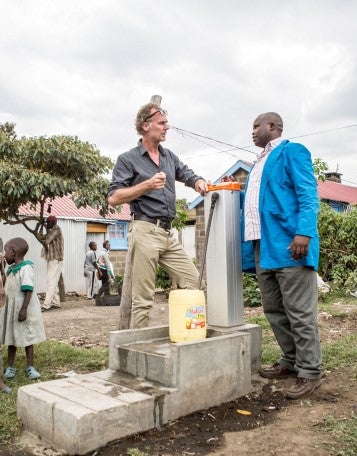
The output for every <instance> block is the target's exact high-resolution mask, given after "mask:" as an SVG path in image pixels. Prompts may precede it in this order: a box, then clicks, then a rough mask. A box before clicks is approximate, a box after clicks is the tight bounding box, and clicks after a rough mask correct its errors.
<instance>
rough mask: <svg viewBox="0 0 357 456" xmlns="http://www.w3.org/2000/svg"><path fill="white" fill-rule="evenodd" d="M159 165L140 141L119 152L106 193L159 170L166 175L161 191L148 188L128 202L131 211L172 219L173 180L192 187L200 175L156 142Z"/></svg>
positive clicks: (173, 204) (173, 206)
mask: <svg viewBox="0 0 357 456" xmlns="http://www.w3.org/2000/svg"><path fill="white" fill-rule="evenodd" d="M159 152H160V164H159V166H158V165H156V163H154V162H153V161H152V160H151V158H150V156H149V154H148V152H147V151H146V149H145V147H144V146H143V144H142V142H141V141H139V142H138V145H137V147H134V148H133V149H131V150H129V151H128V152H125V153H124V154H122V155H119V157H118V159H117V163H116V165H115V167H114V170H113V176H112V182H111V184H110V188H109V195H111V194H113V193H114V192H115V190H117V189H118V188H126V187H132V186H134V185H136V184H139V183H140V182H143V181H145V180H147V179H150V178H151V177H152V176H153V175H154V174H156V173H158V172H164V173H165V174H166V185H165V187H164V188H163V189H161V190H151V191H150V192H148V193H145V194H143V195H141V196H140V197H139V198H137V199H135V200H133V201H131V202H130V210H131V212H132V214H134V215H135V214H136V215H139V214H144V215H146V216H147V217H152V218H160V219H173V218H174V217H175V215H176V192H175V181H179V182H183V183H184V184H185V185H186V186H187V187H192V188H194V186H195V182H196V181H197V180H198V179H202V177H200V176H197V175H196V174H195V173H194V172H193V171H192V169H190V168H188V166H186V165H184V164H183V163H182V162H180V160H179V158H178V157H177V156H176V155H175V154H174V153H173V152H171V150H169V149H165V148H163V147H162V146H161V145H159Z"/></svg>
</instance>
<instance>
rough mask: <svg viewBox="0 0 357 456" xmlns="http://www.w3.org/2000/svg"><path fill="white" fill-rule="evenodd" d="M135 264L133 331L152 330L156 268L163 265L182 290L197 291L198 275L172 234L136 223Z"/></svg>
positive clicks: (133, 232) (132, 237) (132, 241)
mask: <svg viewBox="0 0 357 456" xmlns="http://www.w3.org/2000/svg"><path fill="white" fill-rule="evenodd" d="M128 239H129V252H131V264H132V312H131V322H130V327H131V328H143V327H146V326H148V323H149V311H150V309H151V307H152V305H153V302H154V295H155V278H156V268H157V265H158V264H159V265H160V266H162V267H163V268H164V269H165V270H166V272H167V273H168V274H169V276H170V278H171V279H172V280H173V281H175V282H176V283H177V286H178V287H179V288H188V289H195V288H197V284H198V271H197V269H196V268H195V265H194V264H193V262H192V260H190V258H189V257H188V256H187V254H186V253H185V251H184V250H183V248H182V245H181V244H180V243H179V242H178V241H177V240H176V238H175V237H174V235H173V233H172V231H166V230H164V229H163V228H160V227H159V226H157V225H154V224H153V223H149V222H144V221H141V220H133V221H132V222H131V223H130V227H129V236H128Z"/></svg>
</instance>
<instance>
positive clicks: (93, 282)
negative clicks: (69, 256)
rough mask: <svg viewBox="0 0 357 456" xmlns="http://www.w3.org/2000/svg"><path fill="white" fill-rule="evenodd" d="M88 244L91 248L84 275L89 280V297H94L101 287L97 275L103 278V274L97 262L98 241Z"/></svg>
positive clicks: (85, 261) (85, 262) (87, 255)
mask: <svg viewBox="0 0 357 456" xmlns="http://www.w3.org/2000/svg"><path fill="white" fill-rule="evenodd" d="M88 246H89V250H88V252H87V254H86V258H85V260H84V277H85V278H86V281H87V299H93V298H94V297H95V295H96V294H97V293H98V289H99V280H98V279H97V275H98V277H99V278H101V275H102V274H101V272H100V269H99V267H98V264H97V254H96V251H97V243H96V242H93V241H92V242H90V243H89V244H88Z"/></svg>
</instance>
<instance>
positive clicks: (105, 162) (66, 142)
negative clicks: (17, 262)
mask: <svg viewBox="0 0 357 456" xmlns="http://www.w3.org/2000/svg"><path fill="white" fill-rule="evenodd" d="M14 127H15V126H14V124H11V123H5V124H0V188H1V192H0V220H4V221H5V223H8V224H10V225H16V224H22V225H23V226H24V227H25V228H26V229H27V230H28V231H29V232H30V233H32V234H33V235H34V236H35V237H36V239H37V240H38V241H39V242H40V243H41V244H42V245H44V242H43V241H44V236H43V227H44V222H45V214H44V212H45V208H47V207H48V204H49V203H50V202H51V201H53V200H54V198H56V197H62V196H65V195H70V196H71V198H72V199H73V201H74V203H75V204H76V206H77V207H78V208H79V207H86V206H87V205H88V206H91V207H94V208H96V209H99V212H100V214H101V215H102V216H105V214H106V213H108V212H111V211H114V210H113V209H110V208H109V207H108V203H107V192H108V188H109V180H108V179H106V178H105V177H104V175H105V174H107V173H108V172H109V170H110V169H111V168H112V166H113V163H112V161H111V160H110V159H109V158H106V157H101V156H100V152H99V150H98V149H97V148H96V147H95V146H93V145H91V144H89V143H88V142H83V141H81V140H80V139H78V138H77V137H76V136H74V137H73V136H52V137H49V138H47V137H45V136H40V137H32V138H31V137H30V138H26V137H23V138H20V139H18V138H17V136H16V132H15V128H14ZM25 204H29V205H30V207H31V208H36V207H37V206H38V205H39V206H38V207H39V214H38V215H36V216H25V217H20V215H19V208H20V206H22V205H25ZM29 222H36V223H35V227H34V228H33V224H32V223H31V224H30V223H29ZM59 288H60V295H61V301H63V300H64V295H65V291H64V283H63V278H62V275H61V278H60V281H59Z"/></svg>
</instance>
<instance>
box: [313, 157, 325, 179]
mask: <svg viewBox="0 0 357 456" xmlns="http://www.w3.org/2000/svg"><path fill="white" fill-rule="evenodd" d="M312 165H313V168H314V174H315V176H316V177H317V180H320V181H323V182H324V181H325V179H326V176H325V172H326V171H328V164H327V163H326V162H325V161H323V160H322V159H321V158H315V160H314V161H313V164H312Z"/></svg>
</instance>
